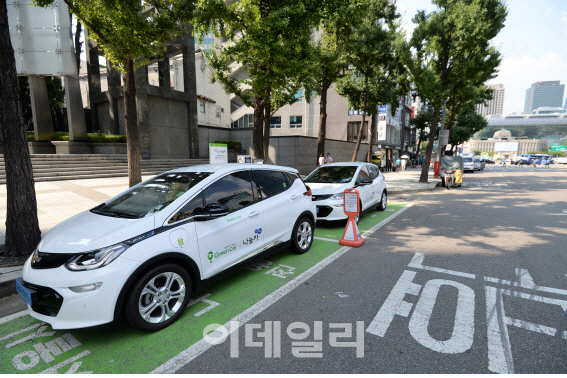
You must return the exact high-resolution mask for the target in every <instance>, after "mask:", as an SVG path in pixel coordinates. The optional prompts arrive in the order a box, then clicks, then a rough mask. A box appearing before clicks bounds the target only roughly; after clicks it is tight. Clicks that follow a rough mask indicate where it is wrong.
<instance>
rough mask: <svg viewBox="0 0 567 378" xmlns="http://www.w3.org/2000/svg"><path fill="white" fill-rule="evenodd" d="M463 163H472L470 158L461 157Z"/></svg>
mask: <svg viewBox="0 0 567 378" xmlns="http://www.w3.org/2000/svg"><path fill="white" fill-rule="evenodd" d="M463 161H464V162H465V163H472V158H463Z"/></svg>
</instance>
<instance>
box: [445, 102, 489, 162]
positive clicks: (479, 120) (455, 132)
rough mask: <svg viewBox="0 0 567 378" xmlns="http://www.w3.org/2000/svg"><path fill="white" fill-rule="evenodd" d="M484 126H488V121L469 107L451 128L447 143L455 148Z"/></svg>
mask: <svg viewBox="0 0 567 378" xmlns="http://www.w3.org/2000/svg"><path fill="white" fill-rule="evenodd" d="M486 126H488V121H487V120H486V119H485V118H484V117H483V116H481V115H478V114H476V113H475V111H474V108H469V109H467V110H465V111H463V112H462V113H461V114H460V115H459V117H458V118H457V121H456V123H455V124H454V125H453V127H452V128H451V133H450V134H449V144H450V145H451V146H453V148H455V147H456V146H458V145H459V144H462V143H464V142H466V141H467V140H469V139H471V137H472V136H473V135H474V134H476V133H477V132H479V131H480V130H482V129H484V128H485V127H486ZM479 154H480V151H479ZM479 154H478V155H479Z"/></svg>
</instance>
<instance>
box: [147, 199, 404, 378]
mask: <svg viewBox="0 0 567 378" xmlns="http://www.w3.org/2000/svg"><path fill="white" fill-rule="evenodd" d="M412 206H413V203H409V204H408V205H407V206H406V207H404V208H403V209H400V210H398V211H397V212H396V213H395V214H393V215H392V216H391V217H388V218H387V219H384V220H383V221H382V222H380V223H378V224H377V225H376V226H374V227H372V228H371V229H370V230H368V231H366V232H365V233H364V234H363V236H366V235H369V234H372V233H373V232H375V231H377V230H378V229H380V228H382V227H384V225H386V224H387V223H388V222H390V221H391V220H393V219H395V218H396V217H397V216H399V215H400V214H402V213H403V212H404V211H405V210H407V209H409V208H410V207H412ZM351 248H352V247H342V248H341V249H339V250H338V251H337V252H335V253H333V254H332V255H330V256H329V257H327V258H325V259H324V260H322V261H321V262H319V263H318V264H317V265H314V266H313V267H311V268H310V269H308V270H307V271H305V272H304V273H302V274H300V275H299V276H297V277H296V278H295V279H294V280H292V281H290V282H288V283H287V284H285V285H284V286H282V287H280V288H279V289H278V290H276V291H274V292H273V293H272V294H269V295H268V296H266V297H265V298H264V299H262V300H260V301H259V302H257V303H256V304H254V305H252V306H251V307H249V308H248V309H247V310H244V311H243V312H241V313H240V314H238V315H236V316H235V317H234V318H232V319H231V320H229V321H228V322H226V323H225V324H224V325H223V326H224V330H226V331H227V332H228V334H227V335H226V336H228V335H229V334H231V333H232V332H234V331H236V329H238V327H241V326H242V325H243V324H246V323H248V322H249V321H250V320H251V319H253V318H254V317H255V316H257V315H258V314H260V313H261V312H262V311H264V310H265V309H267V308H268V307H270V306H271V305H273V304H274V303H276V302H277V301H278V300H279V299H281V298H283V297H284V296H285V295H286V294H288V293H290V292H291V291H292V290H293V289H295V288H296V287H298V286H299V285H301V284H303V282H305V281H307V280H308V279H309V278H311V277H313V276H314V275H315V274H317V273H318V272H319V271H321V270H322V269H323V268H325V267H326V266H327V265H329V264H331V263H332V262H333V261H335V260H336V259H338V258H339V257H341V256H342V255H344V254H345V253H347V252H348V251H350V250H351ZM234 322H238V323H234ZM234 324H238V326H237V327H233V325H234ZM219 328H221V329H222V326H219ZM223 333H224V332H221V331H220V330H219V329H218V328H217V330H216V331H214V332H212V333H211V334H209V336H210V337H211V338H215V337H217V338H218V337H222V336H224V335H223ZM212 346H213V345H212V344H210V343H209V342H207V341H205V339H204V338H203V339H201V340H199V341H197V342H196V343H195V344H193V345H191V346H190V347H189V348H187V349H185V350H184V351H182V352H181V353H179V354H178V355H177V356H175V357H173V358H171V359H170V360H169V361H167V362H165V363H164V364H163V365H161V366H159V367H158V368H156V369H155V370H153V371H152V372H150V374H164V373H166V374H172V373H175V372H176V371H177V370H179V369H180V368H181V367H183V366H185V365H187V364H188V363H189V362H191V361H193V360H194V359H195V358H197V357H199V356H200V355H201V354H203V353H204V352H206V351H207V350H209V349H210V348H211V347H212Z"/></svg>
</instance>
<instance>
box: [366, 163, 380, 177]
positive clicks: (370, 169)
mask: <svg viewBox="0 0 567 378" xmlns="http://www.w3.org/2000/svg"><path fill="white" fill-rule="evenodd" d="M366 167H367V168H368V173H369V174H370V178H371V179H372V180H374V179H375V178H376V177H378V175H379V173H378V168H376V166H375V165H367V166H366Z"/></svg>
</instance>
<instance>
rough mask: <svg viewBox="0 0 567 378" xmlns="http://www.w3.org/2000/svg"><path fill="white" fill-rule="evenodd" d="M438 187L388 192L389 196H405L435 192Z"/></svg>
mask: <svg viewBox="0 0 567 378" xmlns="http://www.w3.org/2000/svg"><path fill="white" fill-rule="evenodd" d="M436 188H437V186H434V187H433V188H423V189H407V190H404V189H401V190H388V195H396V194H405V193H420V192H431V191H433V190H435V189H436Z"/></svg>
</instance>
